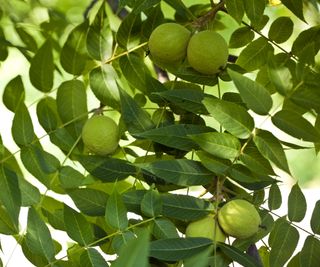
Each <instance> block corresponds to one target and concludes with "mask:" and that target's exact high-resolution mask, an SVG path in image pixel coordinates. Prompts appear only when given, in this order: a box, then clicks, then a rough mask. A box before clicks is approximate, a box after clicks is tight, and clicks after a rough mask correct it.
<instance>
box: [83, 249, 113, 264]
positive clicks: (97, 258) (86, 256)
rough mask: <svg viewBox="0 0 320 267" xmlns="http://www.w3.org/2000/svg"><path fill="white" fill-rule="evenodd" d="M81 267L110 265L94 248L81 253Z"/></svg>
mask: <svg viewBox="0 0 320 267" xmlns="http://www.w3.org/2000/svg"><path fill="white" fill-rule="evenodd" d="M80 261H81V266H83V267H101V266H104V267H108V266H109V265H108V263H107V262H106V260H105V259H104V258H103V257H102V256H101V254H100V253H99V252H98V251H97V250H96V249H94V248H88V249H86V250H85V251H83V252H82V253H81V256H80Z"/></svg>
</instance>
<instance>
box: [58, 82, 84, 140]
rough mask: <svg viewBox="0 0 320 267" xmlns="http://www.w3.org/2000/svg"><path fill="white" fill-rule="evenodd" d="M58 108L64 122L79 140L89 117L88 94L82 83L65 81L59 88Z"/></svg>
mask: <svg viewBox="0 0 320 267" xmlns="http://www.w3.org/2000/svg"><path fill="white" fill-rule="evenodd" d="M57 108H58V113H59V116H60V118H61V120H62V122H63V123H67V124H68V127H71V128H70V129H71V133H72V134H73V135H74V136H75V137H76V138H78V136H80V134H81V130H82V126H83V124H84V122H85V121H86V119H87V117H88V109H87V94H86V89H85V86H84V84H83V82H82V81H80V80H70V81H65V82H63V83H62V84H61V85H60V86H59V88H58V91H57Z"/></svg>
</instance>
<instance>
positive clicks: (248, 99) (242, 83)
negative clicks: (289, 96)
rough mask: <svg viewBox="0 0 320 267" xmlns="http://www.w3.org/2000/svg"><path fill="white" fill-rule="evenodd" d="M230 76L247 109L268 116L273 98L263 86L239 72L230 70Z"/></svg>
mask: <svg viewBox="0 0 320 267" xmlns="http://www.w3.org/2000/svg"><path fill="white" fill-rule="evenodd" d="M228 74H229V75H230V77H231V79H232V80H233V82H234V84H235V86H236V87H237V89H238V91H239V93H240V96H241V98H242V100H243V102H244V103H246V104H247V107H248V108H249V109H251V110H252V111H254V112H255V113H257V114H259V115H268V113H269V111H270V109H271V107H272V98H271V96H270V94H269V92H268V91H267V90H266V89H265V88H264V87H263V86H262V85H261V84H259V83H257V82H255V81H253V80H251V79H249V78H247V77H245V76H243V75H242V74H240V73H238V72H235V71H233V70H231V69H229V70H228Z"/></svg>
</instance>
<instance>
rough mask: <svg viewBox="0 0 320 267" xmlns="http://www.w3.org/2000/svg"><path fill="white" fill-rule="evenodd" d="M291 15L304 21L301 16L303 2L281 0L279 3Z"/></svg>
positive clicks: (298, 0) (300, 0) (299, 0)
mask: <svg viewBox="0 0 320 267" xmlns="http://www.w3.org/2000/svg"><path fill="white" fill-rule="evenodd" d="M281 3H282V4H284V5H285V6H286V7H287V8H288V9H289V10H290V11H292V13H293V14H295V15H296V16H297V17H298V18H299V19H301V20H303V21H305V19H304V16H303V1H302V0H283V1H281Z"/></svg>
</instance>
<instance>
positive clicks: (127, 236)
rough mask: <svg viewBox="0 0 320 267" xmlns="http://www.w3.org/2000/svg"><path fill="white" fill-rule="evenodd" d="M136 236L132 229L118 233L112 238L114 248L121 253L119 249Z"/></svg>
mask: <svg viewBox="0 0 320 267" xmlns="http://www.w3.org/2000/svg"><path fill="white" fill-rule="evenodd" d="M135 238H136V236H135V234H134V233H133V232H131V231H122V232H121V233H120V234H119V235H116V236H115V237H114V238H113V239H112V248H113V250H114V251H115V252H116V253H118V254H119V251H120V250H121V248H122V247H125V246H126V245H128V242H129V241H130V240H132V239H135Z"/></svg>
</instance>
